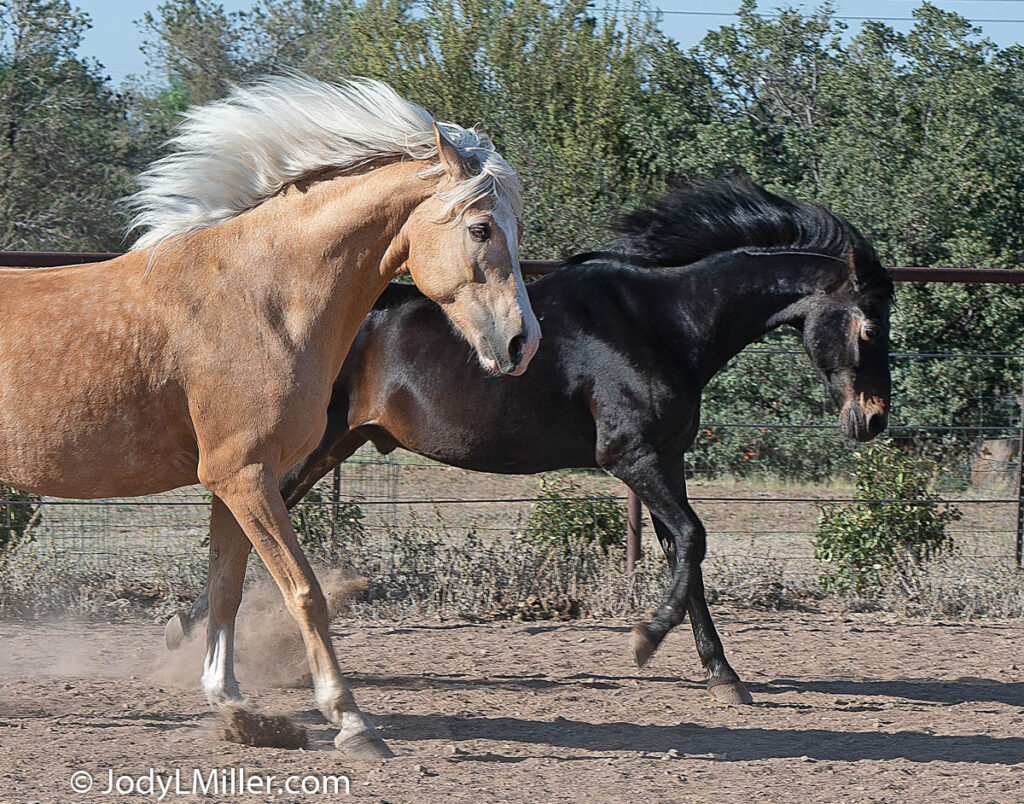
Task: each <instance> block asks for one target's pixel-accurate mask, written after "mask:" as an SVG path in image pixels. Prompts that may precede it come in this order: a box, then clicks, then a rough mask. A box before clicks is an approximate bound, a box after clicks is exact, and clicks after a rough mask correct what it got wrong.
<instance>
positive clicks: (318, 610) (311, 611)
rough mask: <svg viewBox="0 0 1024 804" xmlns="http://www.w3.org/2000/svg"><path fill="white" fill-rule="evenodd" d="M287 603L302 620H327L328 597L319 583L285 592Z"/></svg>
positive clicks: (316, 621) (317, 621) (289, 608)
mask: <svg viewBox="0 0 1024 804" xmlns="http://www.w3.org/2000/svg"><path fill="white" fill-rule="evenodd" d="M285 605H287V607H288V610H289V611H290V612H291V613H292V616H294V617H295V618H297V619H298V620H299V621H300V622H311V623H314V624H319V623H320V622H321V621H323V622H324V623H326V622H327V598H326V597H324V593H323V590H322V589H321V588H320V585H319V584H310V585H309V586H299V587H296V588H294V589H291V590H289V591H288V592H287V593H286V594H285Z"/></svg>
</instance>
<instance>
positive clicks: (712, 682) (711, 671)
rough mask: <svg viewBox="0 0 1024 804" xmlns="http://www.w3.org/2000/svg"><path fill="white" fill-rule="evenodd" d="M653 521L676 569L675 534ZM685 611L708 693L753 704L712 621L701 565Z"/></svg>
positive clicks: (725, 699)
mask: <svg viewBox="0 0 1024 804" xmlns="http://www.w3.org/2000/svg"><path fill="white" fill-rule="evenodd" d="M694 516H696V514H694ZM652 520H653V522H654V530H655V531H656V532H657V534H658V540H659V541H660V542H661V544H662V547H663V548H664V549H665V553H666V557H667V558H668V560H669V566H671V567H672V568H673V569H675V561H674V552H675V551H674V548H672V549H670V545H672V534H671V532H670V531H669V529H668V528H667V527H665V524H664V523H663V522H662V521H661V520H660V519H658V518H657V517H652ZM686 610H687V612H688V613H689V615H690V625H691V627H692V628H693V639H694V641H695V642H696V643H697V655H698V656H700V663H701V664H702V665H703V666H704V669H705V670H706V671H707V674H708V694H709V695H710V696H711V697H712V698H714V699H715V700H717V701H722V702H723V703H732V704H741V703H750V702H751V701H752V700H753V699H752V698H751V697H750V693H749V692H748V691H747V688H746V687H745V686H744V684H743V682H742V681H740V677H739V676H738V675H737V674H736V671H735V670H733V669H732V667H731V666H730V665H729V662H728V661H727V660H726V658H725V649H724V648H723V647H722V640H721V638H720V637H719V636H718V631H717V630H716V629H715V624H714V622H712V620H711V612H710V611H709V610H708V601H707V596H706V594H705V593H704V574H703V572H702V571H701V568H700V565H699V564H698V565H697V566H696V567H694V570H693V578H692V579H691V581H690V591H689V597H688V598H687V601H686Z"/></svg>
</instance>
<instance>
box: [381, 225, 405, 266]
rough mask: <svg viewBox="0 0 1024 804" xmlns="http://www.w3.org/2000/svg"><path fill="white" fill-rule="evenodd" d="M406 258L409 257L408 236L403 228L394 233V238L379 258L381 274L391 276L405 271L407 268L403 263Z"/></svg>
mask: <svg viewBox="0 0 1024 804" xmlns="http://www.w3.org/2000/svg"><path fill="white" fill-rule="evenodd" d="M407 259H409V238H408V237H407V236H406V234H405V230H404V229H403V230H402V231H400V232H399V233H398V234H397V235H395V239H394V240H392V241H391V243H390V245H388V249H387V251H385V252H384V256H383V257H381V258H380V273H381V276H388V277H393V276H398V275H399V274H401V273H405V271H406V270H408V269H407V268H406V267H405V265H404V263H405V261H406V260H407Z"/></svg>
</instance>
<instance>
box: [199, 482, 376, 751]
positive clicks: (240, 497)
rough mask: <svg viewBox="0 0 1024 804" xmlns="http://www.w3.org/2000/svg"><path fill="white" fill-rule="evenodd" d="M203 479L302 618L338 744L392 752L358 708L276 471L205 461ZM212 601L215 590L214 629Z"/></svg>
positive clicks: (316, 682)
mask: <svg viewBox="0 0 1024 804" xmlns="http://www.w3.org/2000/svg"><path fill="white" fill-rule="evenodd" d="M200 479H201V480H202V482H203V485H204V486H206V488H207V489H208V490H210V491H211V492H213V494H214V495H215V496H217V497H219V498H220V499H221V500H222V501H223V502H224V504H225V505H226V506H227V507H228V508H229V509H230V511H231V514H232V515H233V516H234V519H235V520H236V521H237V523H238V525H239V526H241V528H242V530H243V531H244V533H245V535H246V536H247V537H248V539H249V541H250V542H251V543H252V545H253V547H255V548H256V552H257V553H259V555H260V558H262V559H263V563H264V564H266V566H267V569H268V570H270V574H271V575H272V576H273V577H274V580H275V581H276V582H277V585H278V587H279V588H280V589H281V594H282V596H283V597H284V602H285V606H286V607H287V608H288V611H289V612H290V613H291V615H292V616H293V617H294V618H295V620H296V622H297V623H298V625H299V630H300V632H301V633H302V638H303V641H304V642H305V645H306V655H307V657H308V659H309V667H310V671H311V673H312V676H313V687H314V689H315V690H316V700H317V704H318V706H319V707H320V711H321V712H323V713H324V716H325V717H326V718H327V719H328V720H329V721H331V722H332V723H334V724H335V725H337V726H339V727H340V729H341V730H340V732H339V734H338V736H337V737H336V738H335V741H334V742H335V745H337V746H338V748H339V749H341V750H342V751H344V752H346V753H349V754H352V755H353V756H363V757H387V756H392V753H391V751H390V750H389V749H388V747H387V745H385V743H384V741H383V740H381V739H380V737H379V736H378V735H377V732H376V730H375V729H374V727H373V724H372V723H370V721H369V720H368V719H367V718H366V716H365V715H363V713H362V712H360V711H359V707H358V706H356V702H355V699H354V698H353V697H352V693H351V691H350V690H349V687H348V684H347V683H346V682H345V679H344V678H343V677H342V675H341V670H340V669H339V667H338V659H337V657H336V656H335V654H334V648H333V646H332V645H331V639H330V633H329V631H328V625H329V621H328V615H327V602H326V600H325V599H324V594H323V591H322V590H321V588H320V584H319V582H318V581H317V579H316V576H315V575H314V574H313V569H312V567H310V565H309V562H308V561H307V560H306V556H305V555H304V554H303V553H302V548H301V547H299V542H298V539H297V538H296V537H295V531H294V530H293V529H292V525H291V522H290V521H289V519H288V509H287V508H286V507H285V504H284V500H283V499H282V498H281V493H280V491H279V490H278V482H277V478H276V477H275V476H274V474H273V472H271V471H270V469H269V468H267V467H266V466H265V465H263V464H259V463H253V464H250V465H248V466H246V467H244V468H243V469H241V470H239V471H234V472H231V473H226V474H222V475H217V474H213V473H212V472H211V469H210V467H209V466H207V467H205V469H204V470H202V471H201V477H200ZM210 591H211V592H213V589H212V587H211V590H210ZM214 606H215V601H214V598H213V596H212V595H211V598H210V620H211V624H210V628H211V629H212V628H213V627H214V626H213V618H214V613H213V609H214Z"/></svg>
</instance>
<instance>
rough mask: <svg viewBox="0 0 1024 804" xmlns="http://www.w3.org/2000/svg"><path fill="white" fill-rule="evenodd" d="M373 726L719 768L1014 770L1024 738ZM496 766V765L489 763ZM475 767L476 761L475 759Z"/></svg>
mask: <svg viewBox="0 0 1024 804" xmlns="http://www.w3.org/2000/svg"><path fill="white" fill-rule="evenodd" d="M374 720H375V721H376V722H377V723H378V724H379V725H381V726H382V727H383V728H384V735H385V737H386V738H388V739H400V740H409V741H415V740H434V739H439V738H443V739H445V738H446V739H452V740H456V741H463V740H476V739H486V740H499V741H505V742H517V743H523V744H528V745H536V746H546V747H550V748H567V749H581V750H585V751H589V752H629V753H645V752H647V753H659V754H660V753H663V752H666V751H669V750H670V749H676V750H677V751H678V752H679V754H680V755H681V756H686V755H687V754H697V755H709V754H710V755H711V757H710V759H712V760H713V761H719V762H747V761H752V760H761V759H790V758H802V757H809V758H811V759H816V760H826V761H829V760H830V761H841V762H855V761H857V760H863V759H872V760H887V759H906V760H909V761H911V762H935V761H943V762H957V763H963V762H967V763H971V762H976V763H980V764H984V765H1015V764H1018V763H1021V762H1024V738H1020V737H989V736H986V735H935V734H926V733H923V732H911V731H902V732H895V733H886V732H874V731H872V732H848V731H846V732H840V731H832V730H829V729H770V728H734V727H722V726H702V725H699V724H695V723H680V724H678V725H673V726H658V725H646V726H645V725H638V724H635V723H626V722H622V721H612V722H607V723H590V722H588V721H583V720H566V719H564V718H558V719H556V720H555V721H553V722H552V721H539V720H528V719H524V718H515V717H494V718H491V717H457V716H452V715H441V714H432V715H383V716H378V717H375V718H374ZM493 758H494V759H495V760H496V761H501V760H502V757H500V756H498V755H493ZM478 759H479V758H478Z"/></svg>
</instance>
